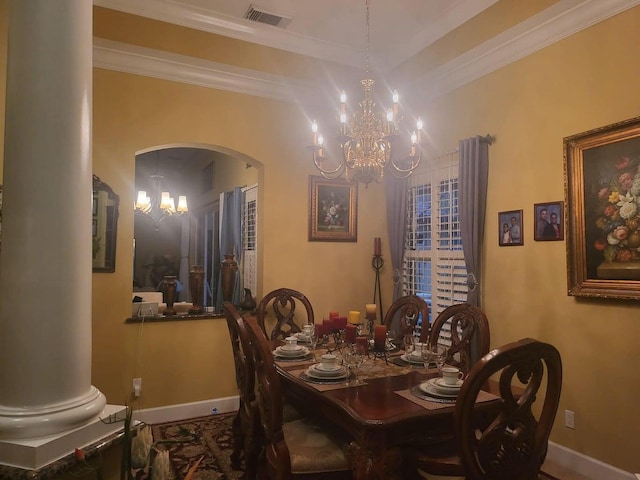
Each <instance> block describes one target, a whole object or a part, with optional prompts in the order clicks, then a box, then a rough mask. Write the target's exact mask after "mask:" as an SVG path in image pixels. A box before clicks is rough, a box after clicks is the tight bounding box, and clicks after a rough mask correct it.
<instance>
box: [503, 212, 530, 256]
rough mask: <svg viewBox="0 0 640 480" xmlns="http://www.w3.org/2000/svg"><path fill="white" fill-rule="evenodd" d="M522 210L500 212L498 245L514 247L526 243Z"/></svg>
mask: <svg viewBox="0 0 640 480" xmlns="http://www.w3.org/2000/svg"><path fill="white" fill-rule="evenodd" d="M522 225H523V222H522V210H509V211H507V212H498V245H500V246H501V247H513V246H516V245H524V242H523V232H522Z"/></svg>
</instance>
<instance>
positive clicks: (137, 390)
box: [133, 378, 142, 397]
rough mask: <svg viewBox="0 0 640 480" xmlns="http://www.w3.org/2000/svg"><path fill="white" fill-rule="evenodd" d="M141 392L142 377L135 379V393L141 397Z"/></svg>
mask: <svg viewBox="0 0 640 480" xmlns="http://www.w3.org/2000/svg"><path fill="white" fill-rule="evenodd" d="M140 392H142V379H141V378H134V379H133V395H134V396H136V397H139V396H140Z"/></svg>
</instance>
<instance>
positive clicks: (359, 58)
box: [94, 0, 498, 69]
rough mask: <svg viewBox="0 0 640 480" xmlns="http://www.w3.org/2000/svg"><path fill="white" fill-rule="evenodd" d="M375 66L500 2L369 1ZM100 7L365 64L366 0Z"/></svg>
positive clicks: (173, 1)
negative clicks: (252, 16) (260, 15)
mask: <svg viewBox="0 0 640 480" xmlns="http://www.w3.org/2000/svg"><path fill="white" fill-rule="evenodd" d="M369 1H370V7H369V12H370V20H369V24H370V36H369V42H370V55H371V64H372V65H377V66H378V67H379V68H381V69H389V68H392V67H394V66H396V65H397V64H398V63H400V62H401V61H402V60H404V59H406V58H408V57H410V56H412V55H414V54H416V53H418V52H419V51H421V50H422V49H424V48H425V47H427V46H428V45H430V44H431V43H433V42H434V41H436V40H438V39H439V38H440V37H442V36H443V35H445V34H447V33H448V32H450V31H451V30H453V29H454V28H456V27H458V26H460V25H461V24H463V23H465V22H466V21H468V20H469V19H471V18H473V17H474V16H476V15H477V14H478V13H480V12H482V11H483V10H484V9H486V8H488V7H490V6H491V5H493V4H494V3H496V2H497V1H498V0H369ZM94 3H95V4H96V5H101V6H105V7H108V8H113V9H116V10H122V11H127V12H129V13H135V14H138V15H142V16H147V17H150V18H156V19H158V20H164V21H171V22H173V23H177V24H183V25H188V26H197V28H200V29H203V30H209V31H213V32H215V33H220V34H223V35H227V36H230V37H234V38H240V39H243V40H248V41H252V42H255V43H259V44H263V45H268V46H273V47H276V48H282V49H284V50H289V51H293V52H296V53H302V54H305V55H310V56H314V57H318V58H322V59H328V60H334V61H337V62H340V63H344V64H348V65H354V64H355V65H357V64H358V63H362V62H364V60H363V59H364V52H365V50H366V3H365V0H255V1H253V0H136V1H131V0H95V1H94ZM250 6H253V7H254V8H257V9H259V10H262V11H265V12H267V13H272V14H277V15H279V16H283V17H289V18H291V21H290V22H289V23H288V24H287V25H286V26H284V27H275V26H272V25H266V24H262V23H257V22H255V21H250V20H245V19H244V15H245V14H246V12H247V10H248V9H249V7H250Z"/></svg>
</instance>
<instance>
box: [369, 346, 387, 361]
mask: <svg viewBox="0 0 640 480" xmlns="http://www.w3.org/2000/svg"><path fill="white" fill-rule="evenodd" d="M369 354H372V355H373V359H374V360H375V359H376V358H384V363H386V364H387V365H389V354H388V352H387V349H386V348H383V349H382V350H380V349H379V348H372V349H371V350H369Z"/></svg>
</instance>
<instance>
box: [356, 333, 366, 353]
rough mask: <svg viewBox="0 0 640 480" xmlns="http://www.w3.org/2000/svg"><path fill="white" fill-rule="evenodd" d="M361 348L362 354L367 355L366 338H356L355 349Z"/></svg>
mask: <svg viewBox="0 0 640 480" xmlns="http://www.w3.org/2000/svg"><path fill="white" fill-rule="evenodd" d="M359 347H362V349H363V350H364V353H365V354H367V353H369V339H368V338H367V337H356V348H359Z"/></svg>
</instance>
